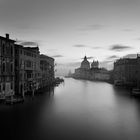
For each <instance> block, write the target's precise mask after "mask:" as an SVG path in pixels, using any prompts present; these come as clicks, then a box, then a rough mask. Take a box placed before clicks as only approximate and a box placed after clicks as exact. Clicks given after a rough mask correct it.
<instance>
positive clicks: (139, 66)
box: [114, 56, 140, 86]
mask: <svg viewBox="0 0 140 140" xmlns="http://www.w3.org/2000/svg"><path fill="white" fill-rule="evenodd" d="M139 73H140V58H139V57H138V56H137V58H123V59H119V60H117V61H116V62H114V83H115V82H116V81H122V83H123V84H124V85H128V86H136V85H137V83H138V81H139V80H140V78H139V77H140V76H139Z"/></svg>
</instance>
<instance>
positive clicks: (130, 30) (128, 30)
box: [123, 29, 133, 32]
mask: <svg viewBox="0 0 140 140" xmlns="http://www.w3.org/2000/svg"><path fill="white" fill-rule="evenodd" d="M123 31H124V32H132V31H133V29H123Z"/></svg>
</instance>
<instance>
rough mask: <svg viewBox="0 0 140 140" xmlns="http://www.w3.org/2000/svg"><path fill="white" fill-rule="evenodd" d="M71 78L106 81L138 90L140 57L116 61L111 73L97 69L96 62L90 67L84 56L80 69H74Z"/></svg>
mask: <svg viewBox="0 0 140 140" xmlns="http://www.w3.org/2000/svg"><path fill="white" fill-rule="evenodd" d="M72 77H74V78H79V79H88V80H100V81H108V82H112V83H114V84H118V85H122V86H130V87H139V88H140V56H139V55H137V57H136V58H121V59H118V60H117V61H115V62H114V68H113V70H111V71H108V70H106V69H104V68H99V62H98V61H93V62H92V63H91V65H90V63H89V61H88V60H87V57H86V56H85V57H84V60H83V61H82V62H81V66H80V68H77V69H75V73H74V74H72Z"/></svg>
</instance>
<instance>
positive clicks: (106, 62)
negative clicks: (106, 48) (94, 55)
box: [100, 60, 114, 70]
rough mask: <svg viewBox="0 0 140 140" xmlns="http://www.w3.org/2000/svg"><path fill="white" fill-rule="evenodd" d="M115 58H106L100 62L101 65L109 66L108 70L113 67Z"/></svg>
mask: <svg viewBox="0 0 140 140" xmlns="http://www.w3.org/2000/svg"><path fill="white" fill-rule="evenodd" d="M113 63H114V60H104V61H101V62H100V67H104V68H107V69H108V70H111V69H113Z"/></svg>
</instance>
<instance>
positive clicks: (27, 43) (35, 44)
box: [16, 41, 38, 46]
mask: <svg viewBox="0 0 140 140" xmlns="http://www.w3.org/2000/svg"><path fill="white" fill-rule="evenodd" d="M16 44H20V45H23V46H38V43H37V42H32V41H17V42H16Z"/></svg>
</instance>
